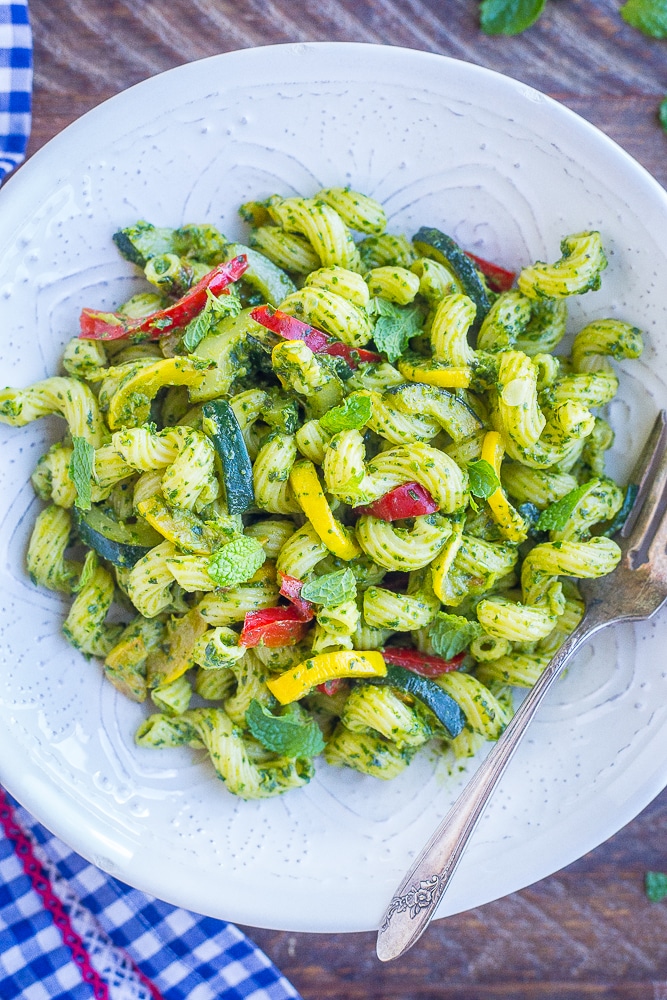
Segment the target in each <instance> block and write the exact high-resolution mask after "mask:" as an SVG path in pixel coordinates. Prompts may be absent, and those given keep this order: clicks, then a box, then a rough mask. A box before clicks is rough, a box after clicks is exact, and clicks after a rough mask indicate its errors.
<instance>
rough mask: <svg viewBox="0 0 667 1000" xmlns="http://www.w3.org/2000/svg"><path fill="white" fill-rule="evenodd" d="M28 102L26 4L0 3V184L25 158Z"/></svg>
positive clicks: (29, 71) (29, 62)
mask: <svg viewBox="0 0 667 1000" xmlns="http://www.w3.org/2000/svg"><path fill="white" fill-rule="evenodd" d="M31 99H32V36H31V34H30V23H29V20H28V4H27V2H26V0H17V2H15V3H2V2H0V180H1V179H2V177H4V176H5V175H6V174H8V173H9V171H10V170H13V169H14V167H16V166H18V164H19V163H20V162H21V160H22V159H23V158H24V156H25V150H26V146H27V144H28V136H29V135H30V108H31Z"/></svg>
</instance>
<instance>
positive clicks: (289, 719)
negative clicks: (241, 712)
mask: <svg viewBox="0 0 667 1000" xmlns="http://www.w3.org/2000/svg"><path fill="white" fill-rule="evenodd" d="M245 721H246V725H247V727H248V729H249V730H250V732H251V733H252V735H253V736H254V737H255V739H256V740H258V741H259V742H260V743H261V744H262V746H264V747H266V749H267V750H272V751H273V752H274V753H279V754H281V756H283V757H315V756H317V754H319V753H321V752H322V750H323V749H324V740H323V739H322V733H321V732H320V729H319V726H318V725H317V723H316V722H315V720H314V719H304V717H303V715H302V713H301V711H300V709H299V708H298V707H297V706H296V705H288V706H287V708H286V709H285V710H284V712H283V714H282V715H272V714H271V712H269V711H268V709H266V708H264V706H263V705H260V703H259V702H258V701H257V699H256V698H253V699H252V701H251V702H250V705H249V706H248V709H247V711H246V715H245Z"/></svg>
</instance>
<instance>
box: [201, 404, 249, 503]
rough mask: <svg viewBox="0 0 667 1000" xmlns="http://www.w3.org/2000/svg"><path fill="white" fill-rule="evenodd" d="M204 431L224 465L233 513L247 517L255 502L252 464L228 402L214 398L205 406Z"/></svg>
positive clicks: (223, 469)
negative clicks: (244, 514) (245, 513)
mask: <svg viewBox="0 0 667 1000" xmlns="http://www.w3.org/2000/svg"><path fill="white" fill-rule="evenodd" d="M202 415H203V417H204V422H203V427H204V431H205V433H206V434H208V436H209V437H210V439H211V441H212V443H213V447H214V448H215V450H216V452H217V454H218V456H219V458H220V464H221V465H222V478H223V482H224V486H225V493H226V496H227V510H228V511H229V513H230V514H243V512H244V511H246V510H247V509H248V507H251V506H252V504H254V502H255V491H254V488H253V479H252V462H251V461H250V456H249V455H248V449H247V448H246V443H245V441H244V440H243V434H242V432H241V428H240V427H239V422H238V420H237V419H236V414H235V413H234V411H233V409H232V408H231V406H230V405H229V403H228V402H227V401H226V400H225V399H213V400H210V402H208V403H204V406H203V407H202Z"/></svg>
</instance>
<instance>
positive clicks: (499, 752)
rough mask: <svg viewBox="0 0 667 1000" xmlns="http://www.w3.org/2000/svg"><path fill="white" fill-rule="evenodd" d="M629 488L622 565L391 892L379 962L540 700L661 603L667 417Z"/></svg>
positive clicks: (435, 897)
mask: <svg viewBox="0 0 667 1000" xmlns="http://www.w3.org/2000/svg"><path fill="white" fill-rule="evenodd" d="M630 482H631V483H633V484H635V485H636V486H637V495H636V498H635V501H634V504H633V506H632V508H631V510H630V513H629V515H628V517H627V519H626V521H625V524H624V525H623V527H622V529H621V531H620V532H619V534H618V535H617V537H616V541H617V542H618V543H619V545H620V547H621V551H622V557H621V560H620V562H619V564H618V566H617V567H616V569H615V570H614V572H613V573H610V574H609V575H608V576H606V577H602V578H600V579H598V580H591V581H582V582H581V584H580V588H581V592H582V594H583V597H584V599H585V602H586V611H585V613H584V616H583V618H582V620H581V622H580V623H579V625H578V626H577V628H576V629H575V631H574V632H572V634H571V635H570V636H568V638H567V639H566V640H565V642H564V643H563V645H562V646H561V647H560V649H559V650H558V652H557V653H556V655H555V656H554V657H553V659H552V660H551V661H550V662H549V664H548V665H547V667H546V668H545V670H544V672H543V673H542V674H541V676H540V678H539V680H538V682H537V684H536V685H535V686H534V687H533V688H532V690H531V691H530V693H529V694H528V696H527V697H526V699H525V700H524V701H523V702H522V704H521V705H520V707H519V708H518V709H517V712H516V714H515V715H514V717H513V719H512V721H511V722H510V724H509V725H508V726H507V728H506V730H505V732H504V733H503V734H502V736H501V737H500V739H499V740H498V741H497V743H495V744H494V746H493V748H492V750H491V752H490V753H489V754H488V756H487V757H486V759H485V760H484V762H483V763H482V764H481V765H480V767H479V768H478V769H477V771H476V772H475V774H474V775H473V777H472V778H471V780H470V781H469V782H468V784H467V785H466V787H465V788H464V790H463V792H462V793H461V795H460V796H459V798H458V800H457V801H456V803H455V804H454V806H453V807H452V809H451V811H450V812H449V814H448V815H447V816H446V817H445V818H444V820H443V821H442V822H441V824H440V825H439V826H438V828H437V830H436V831H435V832H434V834H433V835H432V837H431V838H430V840H429V841H428V843H427V844H426V846H425V847H424V849H423V850H422V852H421V854H420V855H419V856H418V858H417V859H416V861H415V862H414V864H413V865H412V867H411V868H410V870H409V871H408V873H407V875H406V876H405V878H404V879H403V881H402V882H401V884H400V885H399V887H398V889H397V890H396V892H395V894H394V896H393V898H392V900H391V902H390V904H389V906H388V907H387V909H386V911H385V914H384V918H383V921H382V924H381V927H380V931H379V933H378V939H377V954H378V958H380V959H381V960H382V961H383V962H388V961H390V960H391V959H394V958H398V957H399V956H400V955H403V954H405V952H406V951H408V949H409V948H411V947H412V945H413V944H414V943H415V941H417V939H418V938H419V937H420V936H421V935H422V934H423V932H424V931H425V930H426V928H427V926H428V925H429V923H430V921H431V919H432V917H433V915H434V913H435V911H436V909H437V906H438V904H439V902H440V900H441V899H442V897H443V895H444V893H445V891H446V889H447V887H448V885H449V883H450V881H451V879H452V876H453V875H454V872H455V870H456V867H457V865H458V863H459V861H460V860H461V857H462V855H463V852H464V851H465V849H466V846H467V844H468V841H469V839H470V837H471V835H472V833H473V831H474V829H475V827H476V825H477V822H478V820H479V819H480V817H481V815H482V813H483V811H484V808H485V806H486V804H487V802H488V801H489V799H490V797H491V795H492V794H493V791H494V789H495V787H496V785H497V784H498V782H499V780H500V778H501V777H502V775H503V774H504V772H505V768H506V767H507V765H508V763H509V762H510V760H511V758H512V756H513V754H514V751H515V750H516V748H517V746H518V745H519V743H520V741H521V738H522V737H523V735H524V734H525V732H526V729H527V728H528V725H529V723H530V721H531V720H532V718H533V717H534V715H535V713H536V711H537V709H538V707H539V706H540V704H541V703H542V701H543V699H544V696H545V695H546V693H547V691H548V690H549V689H550V687H551V685H552V684H553V682H554V681H555V680H556V678H557V677H558V676H559V675H560V674H561V673H562V671H563V668H564V667H565V665H566V664H567V663H568V662H569V660H570V658H571V657H572V655H573V654H574V653H575V652H576V651H577V650H578V649H579V647H580V646H582V645H583V644H584V643H585V642H586V641H587V640H588V639H589V638H590V637H591V636H592V635H593V634H594V633H595V632H599V631H600V629H603V628H606V627H607V625H614V624H616V622H622V621H626V622H627V621H635V622H636V621H645V620H646V619H648V618H651V617H652V616H653V615H654V614H655V613H656V612H657V611H658V610H659V609H660V608H661V607H662V605H663V604H664V603H665V600H666V599H667V511H666V508H667V414H666V413H665V411H664V410H662V411H661V412H660V413H659V415H658V417H657V419H656V421H655V424H654V425H653V429H652V431H651V433H650V435H649V437H648V439H647V441H646V444H645V445H644V448H643V450H642V453H641V455H640V457H639V460H638V462H637V465H636V467H635V470H634V472H633V474H632V476H631V478H630Z"/></svg>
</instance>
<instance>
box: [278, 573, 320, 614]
mask: <svg viewBox="0 0 667 1000" xmlns="http://www.w3.org/2000/svg"><path fill="white" fill-rule="evenodd" d="M302 587H303V580H297V578H296V577H295V576H288V575H287V574H286V573H281V574H280V593H281V594H282V596H283V597H286V598H287V600H288V601H290V603H291V604H292V606H293V608H294V609H295V610H296V611H298V612H299V614H300V615H301V620H302V621H304V622H309V621H311V620H312V619H313V618H314V617H315V609H314V608H313V605H312V603H311V602H310V601H306V600H304V598H303V597H301V588H302Z"/></svg>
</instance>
